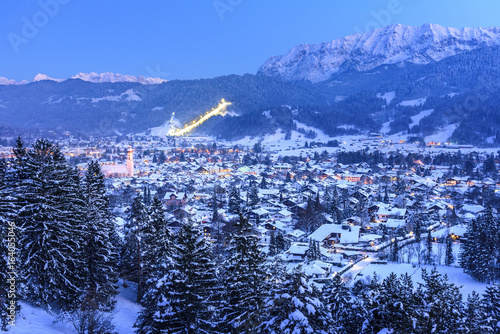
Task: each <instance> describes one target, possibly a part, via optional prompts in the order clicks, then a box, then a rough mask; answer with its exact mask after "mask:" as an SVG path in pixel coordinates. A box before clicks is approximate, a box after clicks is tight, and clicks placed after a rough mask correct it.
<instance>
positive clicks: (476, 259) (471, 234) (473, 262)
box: [460, 210, 500, 282]
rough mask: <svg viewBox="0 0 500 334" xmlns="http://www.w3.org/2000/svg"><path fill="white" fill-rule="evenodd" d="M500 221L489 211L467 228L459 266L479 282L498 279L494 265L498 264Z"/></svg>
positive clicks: (499, 258) (499, 257) (499, 259)
mask: <svg viewBox="0 0 500 334" xmlns="http://www.w3.org/2000/svg"><path fill="white" fill-rule="evenodd" d="M499 244H500V219H498V218H497V219H495V218H494V217H493V214H492V212H491V211H490V210H487V211H486V213H485V214H483V215H481V216H479V217H478V219H477V220H475V221H472V222H471V224H470V225H469V226H468V228H467V240H465V242H464V245H463V246H462V249H461V253H460V265H461V266H462V267H463V268H464V272H465V273H467V274H469V275H471V276H472V277H474V278H475V279H477V280H479V281H481V282H494V281H495V280H497V279H498V276H499V274H498V271H497V270H496V266H497V265H496V264H497V263H499V262H500V245H499Z"/></svg>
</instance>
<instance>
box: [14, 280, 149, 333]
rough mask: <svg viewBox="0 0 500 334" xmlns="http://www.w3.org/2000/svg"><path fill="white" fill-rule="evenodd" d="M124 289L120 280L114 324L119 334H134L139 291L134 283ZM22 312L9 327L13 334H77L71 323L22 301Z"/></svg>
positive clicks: (138, 308)
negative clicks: (136, 300) (58, 319)
mask: <svg viewBox="0 0 500 334" xmlns="http://www.w3.org/2000/svg"><path fill="white" fill-rule="evenodd" d="M128 284H129V286H128V288H124V287H123V280H120V282H119V285H120V293H119V294H118V296H117V297H116V309H115V311H114V312H113V323H114V324H115V329H116V331H117V332H118V333H120V334H122V333H124V334H128V333H130V334H132V333H134V328H133V325H134V322H135V319H136V318H137V315H138V313H139V311H140V309H141V307H140V306H139V305H138V304H137V303H135V299H136V294H137V291H136V289H135V285H134V284H133V283H130V282H128ZM20 305H21V312H20V313H19V314H18V315H17V317H16V322H15V326H10V327H9V333H12V334H76V333H77V331H76V330H75V328H74V327H73V325H72V324H71V323H70V322H63V321H57V317H56V316H53V315H50V314H49V313H47V312H46V311H44V310H42V309H40V308H37V307H33V306H32V305H30V304H28V303H26V302H23V301H21V302H20Z"/></svg>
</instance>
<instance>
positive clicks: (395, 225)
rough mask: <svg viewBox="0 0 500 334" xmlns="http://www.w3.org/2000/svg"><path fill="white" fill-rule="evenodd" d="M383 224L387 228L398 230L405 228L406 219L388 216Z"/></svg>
mask: <svg viewBox="0 0 500 334" xmlns="http://www.w3.org/2000/svg"><path fill="white" fill-rule="evenodd" d="M384 224H385V226H386V227H387V229H388V230H393V231H395V230H399V229H401V228H405V227H406V220H404V219H394V218H389V219H387V221H386V222H385V223H384Z"/></svg>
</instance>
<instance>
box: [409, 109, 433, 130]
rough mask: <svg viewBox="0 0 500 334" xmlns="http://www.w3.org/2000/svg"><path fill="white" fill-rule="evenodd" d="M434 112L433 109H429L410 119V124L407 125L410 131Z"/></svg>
mask: <svg viewBox="0 0 500 334" xmlns="http://www.w3.org/2000/svg"><path fill="white" fill-rule="evenodd" d="M433 112H434V109H429V110H422V111H421V112H419V113H418V114H417V115H415V116H412V117H410V118H411V123H410V125H409V127H410V129H411V128H413V127H414V126H417V125H419V124H420V120H421V119H422V118H424V117H426V116H429V115H430V114H432V113H433Z"/></svg>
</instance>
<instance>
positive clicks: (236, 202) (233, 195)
mask: <svg viewBox="0 0 500 334" xmlns="http://www.w3.org/2000/svg"><path fill="white" fill-rule="evenodd" d="M240 202H241V199H240V191H239V188H237V187H236V186H231V187H230V188H229V198H228V211H229V212H230V213H238V211H239V210H240Z"/></svg>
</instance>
